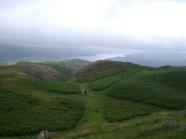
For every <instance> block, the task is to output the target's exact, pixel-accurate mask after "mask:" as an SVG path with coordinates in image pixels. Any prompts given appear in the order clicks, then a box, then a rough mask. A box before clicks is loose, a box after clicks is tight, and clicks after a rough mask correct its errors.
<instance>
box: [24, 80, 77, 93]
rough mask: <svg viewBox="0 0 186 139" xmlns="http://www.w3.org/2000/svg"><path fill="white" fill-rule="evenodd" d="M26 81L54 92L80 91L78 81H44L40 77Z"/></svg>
mask: <svg viewBox="0 0 186 139" xmlns="http://www.w3.org/2000/svg"><path fill="white" fill-rule="evenodd" d="M24 83H27V85H32V86H34V87H37V88H41V89H45V90H48V91H53V92H60V93H66V94H75V93H80V88H79V85H77V84H76V83H70V82H65V83H64V82H49V81H44V80H39V79H30V80H28V81H24Z"/></svg>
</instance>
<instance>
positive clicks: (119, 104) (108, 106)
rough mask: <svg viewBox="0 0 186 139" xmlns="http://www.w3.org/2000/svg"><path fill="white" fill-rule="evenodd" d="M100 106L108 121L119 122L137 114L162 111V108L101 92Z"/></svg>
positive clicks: (142, 114) (143, 114)
mask: <svg viewBox="0 0 186 139" xmlns="http://www.w3.org/2000/svg"><path fill="white" fill-rule="evenodd" d="M101 97H102V100H101V101H100V102H101V106H102V109H103V116H104V118H105V119H106V120H107V121H108V122H111V123H112V122H119V121H123V120H128V119H133V118H135V117H137V116H145V115H149V114H152V113H155V112H160V111H164V110H165V109H164V108H161V107H157V106H153V105H147V104H141V103H136V102H132V101H123V100H119V99H115V98H113V97H109V96H106V94H105V93H103V94H102V96H101Z"/></svg>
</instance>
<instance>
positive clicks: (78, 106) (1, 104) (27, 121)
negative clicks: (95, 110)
mask: <svg viewBox="0 0 186 139" xmlns="http://www.w3.org/2000/svg"><path fill="white" fill-rule="evenodd" d="M55 103H56V104H55V105H53V104H47V105H46V106H42V105H41V104H40V101H39V99H37V98H36V97H34V96H31V95H25V94H22V93H16V92H11V91H6V90H3V89H1V90H0V113H1V114H0V119H1V120H0V135H9V136H10V135H14V136H15V135H27V134H33V133H38V132H40V131H41V130H43V129H48V130H50V131H59V130H67V129H71V128H73V127H74V126H75V125H76V123H77V121H78V120H79V119H80V118H81V116H82V114H83V112H84V109H85V107H84V105H83V104H82V103H79V102H76V101H75V100H72V99H67V98H64V97H60V98H56V102H55ZM59 106H60V107H59Z"/></svg>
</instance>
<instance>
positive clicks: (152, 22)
mask: <svg viewBox="0 0 186 139" xmlns="http://www.w3.org/2000/svg"><path fill="white" fill-rule="evenodd" d="M185 16H186V1H184V0H0V43H1V44H13V45H14V44H15V45H21V46H33V47H64V48H67V49H72V48H74V47H76V48H77V47H81V48H86V50H87V51H91V50H90V49H97V50H98V51H99V49H100V54H101V53H103V52H105V53H107V52H108V53H110V52H111V51H114V52H113V55H117V54H118V55H122V54H124V53H128V51H129V50H134V51H138V50H139V51H141V50H148V49H149V50H162V51H168V50H169V51H172V50H176V51H179V50H180V51H183V50H184V51H185V50H186V18H185ZM89 48H90V49H89ZM104 55H106V54H104ZM106 57H107V56H106Z"/></svg>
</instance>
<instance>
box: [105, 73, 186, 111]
mask: <svg viewBox="0 0 186 139" xmlns="http://www.w3.org/2000/svg"><path fill="white" fill-rule="evenodd" d="M185 73H186V72H185ZM181 80H183V81H181ZM184 80H185V74H184V73H183V72H177V71H176V72H174V71H169V70H168V71H167V70H159V71H158V70H156V71H153V70H146V71H145V70H143V71H141V72H138V73H136V74H134V75H133V76H131V77H130V78H129V79H126V80H125V79H124V80H123V81H121V82H119V83H117V84H115V85H114V86H112V87H111V88H110V89H109V90H108V92H107V93H108V95H110V96H113V97H116V98H120V99H126V100H132V101H138V102H141V103H148V104H154V105H158V106H163V107H167V108H173V109H185V108H186V93H185V91H184V89H185V87H184V85H185V82H184ZM177 81H179V83H177Z"/></svg>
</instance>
